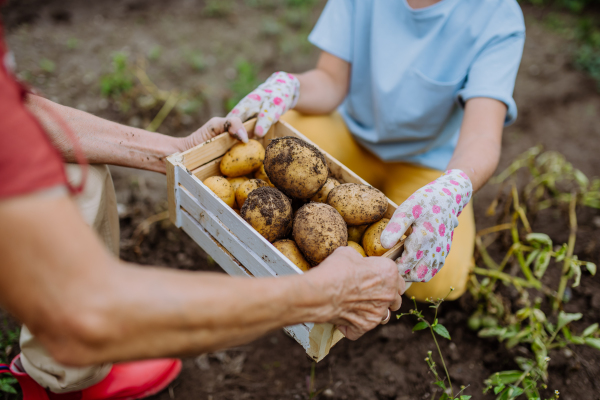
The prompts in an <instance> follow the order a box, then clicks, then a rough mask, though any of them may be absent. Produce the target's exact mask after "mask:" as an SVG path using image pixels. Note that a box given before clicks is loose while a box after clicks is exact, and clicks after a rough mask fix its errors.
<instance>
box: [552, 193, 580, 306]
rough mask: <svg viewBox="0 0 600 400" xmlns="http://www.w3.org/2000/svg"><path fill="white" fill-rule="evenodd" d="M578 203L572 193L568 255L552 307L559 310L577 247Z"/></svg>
mask: <svg viewBox="0 0 600 400" xmlns="http://www.w3.org/2000/svg"><path fill="white" fill-rule="evenodd" d="M576 205H577V196H576V195H575V193H571V202H570V204H569V228H570V232H569V242H568V244H567V255H566V257H565V261H564V263H563V269H562V276H561V277H560V283H559V284H558V294H557V295H556V297H555V298H554V304H553V305H552V309H553V310H554V311H556V310H558V307H560V304H561V303H562V300H563V298H564V295H565V289H566V288H567V282H568V280H569V276H568V273H569V269H570V268H571V257H573V251H574V249H575V239H576V237H577V214H576V212H575V207H576Z"/></svg>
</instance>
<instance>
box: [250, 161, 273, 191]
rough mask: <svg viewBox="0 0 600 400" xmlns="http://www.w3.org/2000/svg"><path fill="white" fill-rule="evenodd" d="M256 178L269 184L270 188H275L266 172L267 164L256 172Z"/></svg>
mask: <svg viewBox="0 0 600 400" xmlns="http://www.w3.org/2000/svg"><path fill="white" fill-rule="evenodd" d="M254 177H255V178H256V179H260V180H261V181H265V182H267V184H268V185H269V186H271V187H275V185H273V184H272V183H271V181H270V180H269V177H268V175H267V173H266V172H265V164H262V165H261V166H260V168H259V169H257V170H256V172H255V173H254Z"/></svg>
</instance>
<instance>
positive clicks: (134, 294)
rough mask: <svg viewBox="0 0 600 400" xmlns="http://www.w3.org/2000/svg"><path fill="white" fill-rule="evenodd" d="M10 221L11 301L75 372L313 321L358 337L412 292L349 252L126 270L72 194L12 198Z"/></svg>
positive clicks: (1, 292)
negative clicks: (244, 265) (298, 260)
mask: <svg viewBox="0 0 600 400" xmlns="http://www.w3.org/2000/svg"><path fill="white" fill-rule="evenodd" d="M48 196H49V195H48ZM0 220H1V221H2V223H1V224H0V254H2V262H1V263H0V274H2V279H1V280H0V305H1V306H2V307H4V308H6V309H7V310H8V311H9V312H11V313H12V314H13V315H15V316H16V317H17V318H18V319H19V320H21V321H22V322H23V323H24V324H26V325H27V326H28V327H29V328H30V330H31V331H32V333H33V334H34V335H36V337H38V339H39V340H40V342H41V343H42V344H43V345H44V346H45V347H46V348H47V350H48V351H49V352H50V354H51V355H52V357H54V358H55V359H56V360H57V361H59V362H61V363H64V364H67V365H89V364H94V363H101V362H107V361H113V362H114V361H119V360H131V359H139V358H149V357H162V356H171V355H181V354H190V353H199V352H206V351H211V350H215V349H218V348H223V347H229V346H235V345H238V344H241V343H245V342H249V341H251V340H253V339H255V338H257V337H258V336H260V335H262V334H264V333H265V332H267V331H269V330H272V329H275V328H279V327H283V326H287V325H293V324H297V323H300V322H306V321H314V322H325V321H333V322H334V323H337V324H341V325H344V326H345V328H344V332H345V333H346V334H347V336H348V337H349V338H352V339H355V338H357V337H359V336H360V335H362V334H363V333H364V332H365V331H366V330H369V329H372V328H373V327H375V326H377V324H379V322H380V321H381V320H382V319H383V318H384V317H385V315H386V312H387V308H388V307H391V308H392V309H394V310H396V309H398V308H399V306H400V302H401V300H400V296H399V291H401V292H403V290H404V286H403V282H402V281H401V280H400V279H399V277H398V272H397V268H396V266H395V264H394V263H393V262H392V261H391V260H387V259H380V258H371V259H366V260H364V259H363V258H362V257H360V255H358V253H356V252H355V251H353V250H350V249H347V248H342V249H338V250H337V251H336V252H335V253H334V254H333V255H332V256H331V257H330V258H328V259H327V260H326V261H325V262H324V263H322V264H321V266H319V268H316V269H315V270H313V271H310V272H308V273H306V274H304V275H297V276H289V277H281V278H265V279H245V278H233V277H228V276H226V275H222V274H213V273H198V272H189V271H187V272H186V271H178V270H172V269H164V268H163V269H160V268H152V267H140V266H136V265H133V264H126V263H123V262H120V261H119V260H117V259H115V258H112V257H111V256H110V255H109V254H108V252H107V251H106V250H105V249H104V247H103V246H102V245H101V244H100V242H99V241H98V240H97V238H96V237H95V236H94V234H93V232H92V231H91V230H90V229H89V228H88V227H87V226H86V225H85V223H84V222H83V220H82V219H81V217H80V216H79V214H78V212H77V210H76V208H75V206H74V204H73V203H72V202H71V200H70V199H69V198H68V197H66V196H64V195H60V196H59V195H56V196H54V197H43V196H41V195H28V196H21V197H17V198H13V199H8V200H1V201H0Z"/></svg>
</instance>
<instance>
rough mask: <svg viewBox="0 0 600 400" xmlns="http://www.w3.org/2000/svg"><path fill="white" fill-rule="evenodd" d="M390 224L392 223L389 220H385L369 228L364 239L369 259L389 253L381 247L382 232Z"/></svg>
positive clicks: (363, 245)
mask: <svg viewBox="0 0 600 400" xmlns="http://www.w3.org/2000/svg"><path fill="white" fill-rule="evenodd" d="M388 222H390V220H389V219H387V218H383V219H381V220H380V221H377V222H375V223H374V224H373V225H371V226H369V227H368V228H367V230H366V231H365V235H364V236H363V239H362V247H363V249H365V253H367V255H368V256H369V257H373V256H382V255H383V254H385V253H386V252H387V251H388V249H386V248H384V247H383V246H382V245H381V240H380V238H381V232H383V230H384V229H385V227H386V226H387V224H388Z"/></svg>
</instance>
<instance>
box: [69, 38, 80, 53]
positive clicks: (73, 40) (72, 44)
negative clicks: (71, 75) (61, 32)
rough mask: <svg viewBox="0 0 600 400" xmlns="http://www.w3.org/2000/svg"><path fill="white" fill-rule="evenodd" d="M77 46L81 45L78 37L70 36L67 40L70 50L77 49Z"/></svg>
mask: <svg viewBox="0 0 600 400" xmlns="http://www.w3.org/2000/svg"><path fill="white" fill-rule="evenodd" d="M77 47H79V40H78V39H77V38H73V37H72V38H69V40H67V48H68V49H69V50H75V49H76V48H77Z"/></svg>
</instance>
